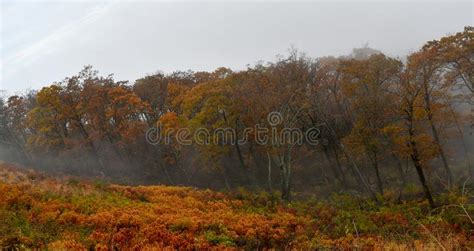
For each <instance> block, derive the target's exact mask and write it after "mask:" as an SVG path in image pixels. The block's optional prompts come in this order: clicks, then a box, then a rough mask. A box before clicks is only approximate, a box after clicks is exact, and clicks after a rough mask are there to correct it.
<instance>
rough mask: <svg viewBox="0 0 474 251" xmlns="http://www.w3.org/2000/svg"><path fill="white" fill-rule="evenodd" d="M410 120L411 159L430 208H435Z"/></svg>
mask: <svg viewBox="0 0 474 251" xmlns="http://www.w3.org/2000/svg"><path fill="white" fill-rule="evenodd" d="M408 120H409V125H408V127H409V128H408V135H409V137H410V140H409V142H408V143H409V146H410V148H411V154H410V157H411V159H412V161H413V164H414V165H415V169H416V172H417V173H418V178H419V179H420V182H421V185H422V186H423V190H424V192H425V197H426V199H427V200H428V203H429V204H430V207H431V208H435V207H436V206H435V204H434V201H433V197H432V196H431V191H430V188H429V186H428V183H427V182H426V179H425V175H424V173H423V166H422V164H421V160H420V154H419V151H418V147H417V145H416V142H415V141H414V136H415V132H414V130H413V121H412V120H411V118H409V119H408Z"/></svg>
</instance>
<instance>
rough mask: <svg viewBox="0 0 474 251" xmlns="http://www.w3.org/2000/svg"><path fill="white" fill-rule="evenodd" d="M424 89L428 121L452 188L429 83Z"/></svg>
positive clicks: (449, 169)
mask: <svg viewBox="0 0 474 251" xmlns="http://www.w3.org/2000/svg"><path fill="white" fill-rule="evenodd" d="M424 88H425V94H424V99H425V110H426V113H427V117H428V121H429V123H430V127H431V132H432V134H433V138H434V140H435V142H436V145H437V148H438V152H439V155H440V156H441V160H442V161H443V166H444V170H445V171H446V176H447V181H448V187H451V185H452V183H453V175H452V172H451V168H450V167H449V164H448V160H447V158H446V155H445V153H444V150H443V147H442V146H441V142H440V139H439V133H438V130H437V129H436V126H435V124H434V121H433V112H432V110H431V100H430V94H429V92H428V84H427V83H424Z"/></svg>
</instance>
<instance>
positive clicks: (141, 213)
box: [0, 167, 474, 250]
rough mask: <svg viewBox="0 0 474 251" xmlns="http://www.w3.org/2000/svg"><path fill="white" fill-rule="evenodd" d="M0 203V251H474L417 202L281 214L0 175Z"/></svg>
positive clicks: (267, 197) (233, 199) (263, 202)
mask: <svg viewBox="0 0 474 251" xmlns="http://www.w3.org/2000/svg"><path fill="white" fill-rule="evenodd" d="M0 194H1V196H0V219H1V220H0V247H1V248H14V249H23V248H47V249H53V250H56V249H63V250H85V249H91V248H92V249H98V250H110V249H115V248H118V249H126V250H129V249H133V250H142V249H166V248H169V249H211V248H226V249H242V248H243V249H265V248H277V249H317V248H331V247H340V248H381V247H390V248H393V249H397V248H400V247H402V248H407V249H408V248H415V249H416V248H420V247H422V248H426V247H438V248H440V247H443V248H447V249H449V248H472V247H474V246H473V241H474V240H473V239H472V237H471V236H472V234H473V232H472V225H470V223H469V222H467V221H466V219H465V218H462V217H461V218H457V219H455V218H454V217H452V216H453V214H455V213H458V212H457V211H456V212H451V213H450V214H446V212H447V211H448V209H446V210H443V211H442V212H437V213H434V212H427V211H426V210H425V209H424V208H428V207H427V205H424V204H423V203H419V202H413V203H412V204H409V203H407V204H404V205H389V204H385V205H384V206H381V207H380V206H377V207H376V206H374V205H371V204H370V203H369V202H366V203H365V204H361V202H358V203H356V202H355V201H354V199H353V198H350V197H348V196H334V197H333V201H327V202H325V203H322V202H311V201H300V202H294V203H293V204H283V203H281V202H279V201H278V200H277V199H276V198H277V197H278V196H273V195H271V194H265V193H261V194H253V193H249V192H246V191H236V192H232V193H228V194H224V193H220V192H213V191H210V190H198V189H194V188H189V187H170V186H137V187H130V186H120V185H103V184H93V183H91V182H78V181H75V180H72V179H70V180H63V181H61V180H56V179H52V178H47V177H45V176H41V175H36V174H34V173H31V172H22V171H18V170H14V169H11V168H5V167H0ZM356 205H357V206H356ZM361 205H362V206H363V207H365V208H363V207H361ZM469 210H470V209H469ZM454 221H456V222H454Z"/></svg>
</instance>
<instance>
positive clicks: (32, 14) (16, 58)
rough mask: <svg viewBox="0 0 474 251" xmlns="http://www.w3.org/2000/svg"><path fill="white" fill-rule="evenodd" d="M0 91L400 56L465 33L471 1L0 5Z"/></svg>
mask: <svg viewBox="0 0 474 251" xmlns="http://www.w3.org/2000/svg"><path fill="white" fill-rule="evenodd" d="M0 6H1V12H0V13H1V18H0V20H1V33H0V34H1V38H0V48H1V65H0V81H1V82H0V89H4V90H7V91H8V93H9V94H14V93H16V92H18V91H23V90H25V89H27V88H33V89H38V88H41V87H42V86H45V85H48V84H51V83H52V82H54V81H59V80H61V79H63V78H64V77H66V76H71V75H72V74H74V73H76V72H78V71H79V70H81V69H82V67H83V66H84V65H87V64H91V65H93V66H94V68H95V69H97V70H99V71H100V73H102V74H104V75H106V74H109V73H113V74H114V75H115V79H117V80H130V81H131V82H133V81H134V80H135V79H137V78H140V77H143V76H145V75H146V74H150V73H153V72H156V71H158V70H161V71H164V72H171V71H174V70H187V69H192V70H212V69H214V68H216V67H219V66H226V67H230V68H232V69H236V70H238V69H244V68H245V67H246V65H247V64H251V65H252V64H254V63H256V62H257V61H259V60H263V61H270V60H273V59H274V58H275V56H276V55H277V54H285V53H286V52H287V51H288V48H290V47H291V46H292V45H293V46H295V47H296V48H297V49H299V50H300V51H303V52H305V53H307V54H308V55H309V56H312V57H319V56H327V55H335V56H339V55H344V54H348V53H350V52H351V49H352V48H354V47H360V46H363V45H364V44H365V43H368V44H369V46H370V47H373V48H375V49H379V50H382V51H383V52H385V53H386V54H388V55H390V56H401V57H403V56H405V55H406V54H408V53H410V52H413V51H415V50H417V49H418V48H419V47H420V46H421V45H422V44H423V43H424V42H426V41H428V40H432V39H437V38H439V37H441V36H444V35H447V34H452V33H455V32H457V31H461V30H462V29H463V27H464V26H466V25H473V23H474V21H473V2H472V1H466V2H434V3H430V2H417V3H413V2H388V3H387V2H357V1H351V2H333V3H330V2H312V3H310V2H305V3H291V2H287V3H285V2H283V3H281V2H279V3H272V2H260V3H252V2H232V3H230V2H227V3H162V2H152V1H139V2H131V1H127V2H125V1H114V2H109V1H105V2H104V1H102V2H100V3H96V2H91V1H9V0H2V2H1V5H0Z"/></svg>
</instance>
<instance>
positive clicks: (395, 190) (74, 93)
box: [0, 27, 474, 207]
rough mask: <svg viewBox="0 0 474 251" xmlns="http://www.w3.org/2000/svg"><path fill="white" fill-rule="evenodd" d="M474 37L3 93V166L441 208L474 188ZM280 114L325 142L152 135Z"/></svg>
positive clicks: (259, 121)
mask: <svg viewBox="0 0 474 251" xmlns="http://www.w3.org/2000/svg"><path fill="white" fill-rule="evenodd" d="M473 38H474V28H473V27H466V28H465V30H464V31H462V32H459V33H456V34H453V35H449V36H445V37H443V38H440V39H439V40H433V41H429V42H427V43H426V44H424V45H423V46H422V48H421V49H420V50H419V51H416V52H414V53H412V54H410V55H409V56H407V58H406V59H405V58H403V59H400V58H391V57H388V56H386V55H384V54H382V53H381V52H379V51H376V50H372V49H369V48H362V49H355V50H354V52H353V53H352V54H351V55H349V56H345V57H339V58H336V57H323V58H310V57H308V56H306V55H304V54H301V53H298V52H297V51H296V50H291V51H290V53H289V55H288V56H285V57H278V58H277V60H276V61H275V62H269V63H265V64H263V63H262V64H257V65H254V66H251V67H248V68H247V69H246V70H241V71H232V70H230V69H227V68H218V69H216V70H215V71H213V72H192V71H178V72H174V73H171V74H164V73H156V74H152V75H148V76H145V77H143V78H141V79H138V80H136V81H135V82H134V83H130V82H128V81H116V80H115V79H114V78H113V76H112V75H109V76H101V75H99V73H98V72H97V71H96V70H94V69H93V68H92V67H91V66H86V67H85V68H84V69H83V70H82V71H80V72H79V73H78V74H77V75H74V76H71V77H67V78H65V79H64V80H62V81H60V82H57V83H53V84H51V85H49V86H46V87H43V88H42V89H41V90H38V91H29V92H26V93H25V94H24V95H14V96H10V97H4V98H3V100H2V103H1V111H0V112H1V115H2V116H1V121H0V123H1V132H0V140H1V149H0V150H1V152H0V154H1V159H3V160H5V161H9V162H16V163H19V164H21V165H24V166H29V167H35V168H38V169H40V170H43V171H48V172H58V173H64V174H69V175H75V176H84V177H92V178H100V179H108V180H112V181H115V182H121V183H127V184H168V185H185V186H195V187H206V188H213V189H226V190H232V189H235V188H238V187H245V188H247V189H249V190H268V191H278V192H279V193H280V196H281V197H282V199H284V200H291V199H295V197H300V196H301V197H307V196H309V195H313V194H314V195H318V196H327V195H329V194H330V193H332V192H344V193H349V194H356V195H360V196H366V197H368V198H370V199H372V200H373V201H375V202H376V203H379V201H380V200H382V199H383V198H384V196H385V197H387V196H389V197H391V198H393V199H394V200H398V201H402V200H405V199H406V198H405V197H406V194H408V193H407V191H418V198H424V199H426V201H428V203H429V205H430V206H431V207H436V206H437V201H436V199H434V198H435V196H436V194H437V193H440V192H441V191H446V190H449V189H451V188H455V187H460V186H462V185H463V184H469V183H471V182H472V181H474V179H473V178H472V175H473V174H474V165H473V164H474V163H473V161H474V135H473V133H474V128H473V127H474V125H473V123H474V117H473V110H472V109H473V106H474V42H473ZM275 111H276V112H279V113H280V114H281V115H282V118H283V121H282V123H281V124H280V125H278V127H277V130H281V129H282V128H283V127H292V128H299V129H301V130H306V129H307V128H312V127H317V128H318V129H319V130H320V134H319V142H320V143H319V144H317V145H313V144H301V145H300V144H294V143H292V142H286V143H285V142H284V143H278V144H276V143H274V142H268V143H267V144H263V145H262V144H257V143H256V142H255V141H254V140H253V138H252V137H249V141H248V142H247V143H246V144H243V145H238V144H226V143H225V142H221V143H219V144H209V145H197V144H193V145H182V144H179V143H178V142H176V141H173V140H171V142H167V143H166V144H165V143H164V142H161V143H160V144H150V143H149V142H147V140H146V137H145V135H146V132H147V130H148V129H149V128H153V127H156V126H157V125H158V124H159V125H160V126H162V127H164V128H174V129H178V128H190V130H191V131H193V130H197V129H198V128H207V129H209V130H214V129H216V128H232V129H233V130H235V132H236V133H237V135H243V133H244V132H243V130H244V128H247V127H254V126H255V125H260V126H262V127H267V128H270V127H271V125H270V124H269V123H268V121H267V115H268V114H269V113H271V112H275ZM218 142H219V139H218ZM469 177H471V179H470V180H469V179H468V178H469ZM466 181H467V183H466ZM292 197H293V198H292Z"/></svg>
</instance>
